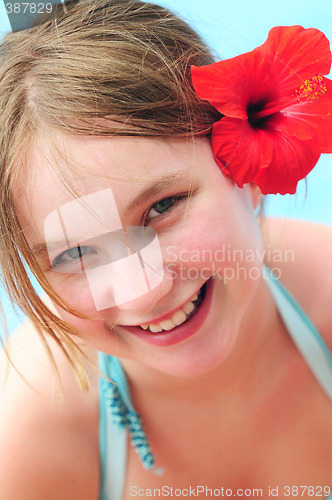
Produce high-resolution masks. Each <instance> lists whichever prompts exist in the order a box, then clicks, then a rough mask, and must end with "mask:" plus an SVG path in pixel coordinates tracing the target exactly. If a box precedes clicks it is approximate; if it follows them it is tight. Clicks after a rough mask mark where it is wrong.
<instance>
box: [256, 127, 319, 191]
mask: <svg viewBox="0 0 332 500" xmlns="http://www.w3.org/2000/svg"><path fill="white" fill-rule="evenodd" d="M276 142H277V144H276V146H275V147H274V151H273V160H272V161H271V163H270V165H269V166H268V167H267V168H265V169H261V170H259V171H258V172H257V175H256V178H255V180H254V182H255V183H256V184H257V185H258V186H259V187H260V189H261V191H262V193H263V194H277V193H280V194H286V193H290V194H294V193H295V191H296V186H297V183H298V181H299V180H301V179H303V178H304V177H305V176H306V175H307V174H308V173H309V172H310V171H311V170H312V169H313V168H314V166H315V165H316V163H317V161H318V160H319V157H320V151H319V148H317V146H316V144H315V143H314V142H313V141H300V140H299V139H297V138H296V137H290V136H287V135H281V137H279V138H278V141H276Z"/></svg>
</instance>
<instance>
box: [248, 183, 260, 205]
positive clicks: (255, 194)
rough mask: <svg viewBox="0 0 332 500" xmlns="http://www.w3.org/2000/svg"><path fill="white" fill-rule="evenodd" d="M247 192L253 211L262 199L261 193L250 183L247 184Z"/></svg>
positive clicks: (255, 185)
mask: <svg viewBox="0 0 332 500" xmlns="http://www.w3.org/2000/svg"><path fill="white" fill-rule="evenodd" d="M248 192H249V195H250V197H251V203H252V206H253V208H254V210H255V209H256V208H257V207H258V205H259V202H260V201H261V199H262V193H261V190H260V189H259V187H258V186H257V184H255V183H253V182H251V183H250V184H248Z"/></svg>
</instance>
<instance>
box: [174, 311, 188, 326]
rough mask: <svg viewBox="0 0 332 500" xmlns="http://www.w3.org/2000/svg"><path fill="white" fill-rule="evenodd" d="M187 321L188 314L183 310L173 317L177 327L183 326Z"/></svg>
mask: <svg viewBox="0 0 332 500" xmlns="http://www.w3.org/2000/svg"><path fill="white" fill-rule="evenodd" d="M186 319H187V316H186V313H185V312H184V311H182V309H179V310H178V311H176V313H174V314H173V316H172V321H174V323H175V324H176V326H179V325H182V323H184V322H185V321H186Z"/></svg>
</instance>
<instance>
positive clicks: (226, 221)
mask: <svg viewBox="0 0 332 500" xmlns="http://www.w3.org/2000/svg"><path fill="white" fill-rule="evenodd" d="M228 201H230V200H228ZM194 208H195V207H194V206H193V210H192V211H191V213H190V214H189V213H188V215H187V216H186V219H185V220H184V222H183V224H182V225H181V227H178V228H177V229H176V230H174V231H173V232H172V234H170V235H168V238H167V240H166V238H165V239H163V241H162V245H163V253H164V259H165V262H167V263H171V264H173V267H175V266H176V265H178V266H182V267H186V268H187V269H189V268H190V267H193V268H196V269H201V270H204V271H205V270H207V269H209V270H210V275H212V274H215V273H218V272H220V273H224V272H226V271H227V270H229V271H228V272H229V274H230V273H231V270H233V275H235V271H236V270H237V271H238V270H239V269H240V268H243V269H244V270H245V271H246V273H247V274H248V273H249V272H252V271H251V268H252V267H257V269H259V268H260V264H261V254H262V241H261V237H260V231H259V227H258V224H257V221H256V217H255V215H254V213H253V210H252V209H251V208H250V206H248V205H247V204H246V203H243V201H242V202H241V200H240V203H239V202H238V203H227V204H226V203H222V202H220V200H219V201H218V200H216V199H215V198H213V197H211V199H210V202H209V203H206V204H205V206H203V208H202V205H201V204H200V206H199V210H195V209H194ZM169 242H171V243H169ZM203 279H205V275H204V277H203Z"/></svg>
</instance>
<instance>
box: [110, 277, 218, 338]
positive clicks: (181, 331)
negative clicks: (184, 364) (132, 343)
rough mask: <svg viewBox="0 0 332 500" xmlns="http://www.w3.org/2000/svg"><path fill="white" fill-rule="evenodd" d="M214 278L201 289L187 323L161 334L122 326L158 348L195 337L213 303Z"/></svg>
mask: <svg viewBox="0 0 332 500" xmlns="http://www.w3.org/2000/svg"><path fill="white" fill-rule="evenodd" d="M213 283H214V280H213V278H210V279H209V280H208V281H207V282H206V283H205V284H204V285H203V287H202V288H201V295H200V296H201V299H200V300H197V304H196V305H195V308H194V309H193V310H192V311H191V313H190V314H188V317H187V318H186V320H185V322H183V323H182V324H180V325H179V326H176V327H175V328H172V329H171V330H163V331H161V332H155V333H153V332H151V331H150V330H149V329H146V330H144V329H143V328H141V327H140V326H120V325H118V327H117V328H121V330H124V331H125V332H128V333H130V334H132V335H135V336H136V337H138V338H140V339H141V340H143V341H145V342H147V343H149V344H153V345H156V346H170V345H174V344H176V343H178V342H181V341H182V340H185V339H186V338H188V337H190V336H191V335H194V333H195V332H196V331H197V330H199V329H200V328H201V326H202V325H203V323H204V321H205V319H206V317H207V315H208V312H209V310H210V305H211V301H212V293H213Z"/></svg>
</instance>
